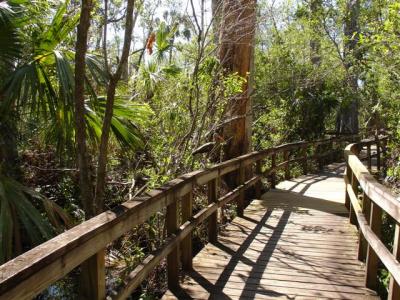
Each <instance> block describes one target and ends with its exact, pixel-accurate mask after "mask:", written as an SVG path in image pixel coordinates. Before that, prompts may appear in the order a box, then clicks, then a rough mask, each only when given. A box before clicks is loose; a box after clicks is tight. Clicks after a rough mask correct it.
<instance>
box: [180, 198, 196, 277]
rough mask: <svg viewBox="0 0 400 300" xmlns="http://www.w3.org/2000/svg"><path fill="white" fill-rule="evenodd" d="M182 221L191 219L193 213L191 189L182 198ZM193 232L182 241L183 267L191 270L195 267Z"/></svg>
mask: <svg viewBox="0 0 400 300" xmlns="http://www.w3.org/2000/svg"><path fill="white" fill-rule="evenodd" d="M181 211H182V223H185V222H186V221H188V220H190V218H191V217H192V215H193V192H192V191H190V192H189V193H187V194H186V195H185V196H183V197H182V199H181ZM192 249H193V246H192V233H191V232H190V233H189V234H188V236H187V237H186V238H184V239H183V240H182V242H181V253H182V254H181V260H182V269H183V270H185V271H190V270H192V268H193V264H192V261H193V253H192V252H193V250H192Z"/></svg>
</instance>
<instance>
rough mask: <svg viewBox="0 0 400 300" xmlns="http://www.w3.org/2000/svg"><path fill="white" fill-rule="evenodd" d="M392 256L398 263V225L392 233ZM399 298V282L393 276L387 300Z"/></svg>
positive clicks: (399, 257)
mask: <svg viewBox="0 0 400 300" xmlns="http://www.w3.org/2000/svg"><path fill="white" fill-rule="evenodd" d="M393 255H394V257H395V258H396V259H397V261H400V225H399V224H396V229H395V232H394V243H393ZM399 297H400V282H396V280H394V278H393V276H391V278H390V282H389V295H388V300H395V299H399Z"/></svg>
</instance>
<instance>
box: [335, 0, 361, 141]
mask: <svg viewBox="0 0 400 300" xmlns="http://www.w3.org/2000/svg"><path fill="white" fill-rule="evenodd" d="M359 14H360V1H359V0H348V2H347V11H346V16H345V20H344V36H345V40H344V60H345V68H346V73H347V79H346V85H347V86H348V87H349V89H350V91H351V98H352V99H351V100H350V102H349V103H346V104H345V106H343V107H341V108H340V110H339V113H338V116H337V118H336V132H338V133H351V134H357V133H358V131H359V124H358V93H357V92H358V74H357V71H355V70H354V65H355V64H356V63H357V61H359V60H360V59H361V54H360V52H359V51H357V44H358V40H359V35H360V29H359V25H358V18H359Z"/></svg>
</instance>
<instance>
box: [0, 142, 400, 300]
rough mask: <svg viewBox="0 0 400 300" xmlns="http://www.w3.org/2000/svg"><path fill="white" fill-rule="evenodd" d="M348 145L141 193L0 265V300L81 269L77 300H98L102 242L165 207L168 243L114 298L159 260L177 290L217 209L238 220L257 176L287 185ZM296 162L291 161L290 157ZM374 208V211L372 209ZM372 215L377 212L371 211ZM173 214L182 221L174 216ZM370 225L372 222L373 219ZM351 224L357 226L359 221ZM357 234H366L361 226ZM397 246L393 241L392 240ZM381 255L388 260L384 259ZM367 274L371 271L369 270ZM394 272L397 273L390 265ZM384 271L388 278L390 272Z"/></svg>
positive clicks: (304, 147)
mask: <svg viewBox="0 0 400 300" xmlns="http://www.w3.org/2000/svg"><path fill="white" fill-rule="evenodd" d="M354 138H356V136H346V137H333V138H329V139H323V140H318V141H312V142H297V143H291V144H285V145H281V146H278V147H273V148H270V149H266V150H262V151H258V152H252V153H249V154H246V155H243V156H241V157H238V158H235V159H232V160H229V161H225V162H223V163H220V164H218V165H216V166H213V167H211V168H209V169H206V170H200V171H194V172H192V173H189V174H185V175H183V176H181V177H179V178H177V179H174V180H172V181H170V182H169V183H167V184H166V185H164V186H163V187H160V188H158V189H155V190H152V191H150V192H148V193H147V196H145V197H137V198H135V199H133V200H132V201H128V202H125V203H123V204H121V205H120V206H118V207H116V208H115V209H113V210H109V211H106V212H104V213H102V214H100V215H98V216H96V217H94V218H92V219H90V220H87V221H85V222H83V223H81V224H80V225H77V226H76V227H74V228H72V229H70V230H68V231H66V232H64V233H62V234H60V235H58V236H57V237H55V238H53V239H51V240H49V241H47V242H45V243H43V244H41V245H39V246H38V247H36V248H34V249H32V250H30V251H28V252H26V253H24V254H22V255H20V256H18V257H16V258H15V259H13V260H11V261H9V262H7V263H5V264H3V265H2V266H0V298H1V299H31V298H33V297H35V296H36V295H38V294H39V293H40V292H41V291H43V290H44V289H46V288H47V287H48V286H49V285H51V284H52V283H54V282H56V281H57V280H59V279H60V278H62V277H64V276H65V275H67V274H68V273H69V272H70V271H71V270H73V269H74V268H76V267H78V266H81V270H82V276H83V278H86V280H85V285H84V286H83V288H82V290H81V291H80V292H81V296H82V297H83V296H86V298H88V299H104V297H105V286H106V285H105V266H104V256H105V251H104V249H105V248H106V247H107V245H108V244H109V243H111V242H112V241H114V240H116V239H117V238H119V237H120V236H121V235H123V234H125V233H127V232H128V231H130V230H132V228H134V227H135V226H137V225H140V224H142V223H143V222H145V221H146V220H148V219H149V218H150V217H151V216H152V215H154V214H155V213H158V212H160V211H162V210H163V209H165V208H166V218H165V222H166V230H167V233H168V236H167V239H166V240H165V242H164V244H163V246H162V247H161V248H160V249H159V250H157V251H156V252H154V253H151V254H149V255H148V256H147V257H146V258H145V259H144V260H143V262H142V263H141V264H140V265H139V266H137V267H136V268H135V269H134V270H133V271H132V272H130V274H129V275H128V276H127V277H126V278H125V279H124V280H125V282H124V284H123V285H122V287H121V288H120V290H118V291H117V295H115V296H113V298H115V299H124V298H126V297H128V296H129V295H130V294H131V293H132V292H133V291H134V290H135V289H136V288H137V287H138V286H139V285H140V283H141V282H142V281H143V280H144V279H145V278H146V277H147V276H148V275H149V273H150V272H151V271H152V270H153V269H154V268H155V267H156V266H157V265H158V264H159V263H160V262H161V261H162V260H163V259H165V258H166V259H167V272H168V285H169V288H171V289H173V288H176V287H177V285H178V274H179V271H180V268H182V269H185V270H190V269H191V268H192V237H191V235H192V231H193V230H194V229H195V228H196V227H197V226H199V225H200V224H201V223H203V222H204V221H206V220H207V221H208V236H209V241H210V242H212V243H213V242H216V241H217V238H218V236H217V235H218V227H217V225H218V224H217V221H218V220H217V219H218V209H219V208H221V207H222V206H224V205H226V204H227V203H229V202H233V201H235V202H236V205H237V208H238V214H239V215H241V214H242V213H243V208H244V203H245V202H244V197H245V191H246V190H247V189H249V188H250V187H253V186H255V192H256V195H257V197H259V196H260V195H261V181H260V180H261V176H262V175H267V176H269V178H270V185H271V187H275V184H276V182H277V178H278V177H277V172H278V171H279V169H282V168H283V172H284V177H285V178H289V177H290V176H291V175H292V174H291V173H290V170H291V166H292V164H294V163H299V166H301V167H302V169H303V172H305V173H307V172H308V170H309V169H310V168H311V163H312V162H313V161H320V160H321V159H322V158H329V157H332V154H333V153H335V152H336V151H338V149H340V147H342V146H341V145H342V144H343V143H344V142H346V141H347V142H349V141H350V140H349V139H351V140H352V139H354ZM333 143H334V144H335V145H336V146H337V147H338V149H332V148H330V149H329V150H328V151H327V152H325V153H319V151H317V150H316V149H317V147H318V146H320V145H330V146H331V147H332V146H333ZM309 153H310V154H309ZM278 154H283V155H282V156H283V157H284V161H282V162H280V163H277V158H278ZM296 155H297V157H293V156H296ZM355 159H356V158H353V157H352V154H350V155H349V156H348V165H349V166H351V168H353V167H354V165H355V164H356V162H355ZM268 160H271V164H270V167H269V168H268V169H267V170H266V171H262V169H263V166H264V163H265V162H266V161H268ZM357 161H358V160H357ZM249 167H251V168H249ZM253 167H255V172H254V174H253V175H251V174H250V175H249V174H247V173H248V172H247V171H245V170H247V169H253ZM360 168H361V167H359V166H358V165H356V166H355V167H354V171H353V174H354V176H356V177H357V178H358V180H359V182H360V184H362V185H363V184H364V185H365V184H367V185H368V186H369V183H365V180H364V179H363V178H364V177H362V176H366V175H363V173H360V172H362V170H363V169H360ZM360 170H361V171H360ZM231 172H236V174H238V186H237V187H236V188H235V189H233V190H231V191H229V192H227V193H226V194H225V195H222V196H219V195H218V193H219V182H220V180H221V178H223V176H225V175H227V174H228V173H231ZM246 176H248V177H250V178H247V177H246ZM202 185H207V194H208V205H207V206H206V207H204V208H203V209H201V210H200V211H199V212H198V213H196V214H195V215H193V211H192V206H193V197H194V195H193V188H194V187H195V186H202ZM349 190H353V187H350V188H349ZM380 191H381V190H378V189H375V192H371V190H370V189H368V190H367V191H366V194H367V195H368V197H370V198H371V199H372V200H373V201H374V199H377V195H379V193H380ZM354 197H355V196H354V192H353V194H351V195H350V197H349V200H348V201H350V200H351V202H353V201H354V199H353V198H354ZM378 205H380V204H379V203H378ZM393 205H395V204H393V203H392V202H390V203H389V202H387V205H386V206H383V207H382V209H384V210H385V211H388V212H389V213H391V215H392V216H394V217H395V218H397V220H398V218H399V217H400V216H399V215H400V212H398V213H394V210H395V209H397V206H396V207H394V206H393ZM353 206H354V205H353ZM373 210H374V211H376V210H375V207H374V208H373ZM354 211H355V213H356V214H357V218H358V216H359V215H360V214H361V215H362V213H361V212H360V211H358V210H357V209H354ZM179 214H181V217H180V216H179ZM180 219H181V220H182V221H181V222H180V221H179V220H180ZM372 221H373V222H375V219H373V220H372ZM358 223H359V224H362V222H361V221H360V220H358ZM364 227H365V228H370V227H368V225H365V226H364ZM364 227H363V228H364ZM372 230H373V229H371V230H370V231H366V232H365V233H364V231H363V233H364V235H363V236H364V237H365V239H366V240H367V241H368V243H369V245H370V246H369V248H368V250H369V253H370V254H369V256H370V257H372V254H371V251H375V252H374V253H378V256H379V257H381V255H382V254H381V251H382V250H380V248H379V247H380V246H379V245H378V246H379V247H378V246H376V245H377V244H374V243H372V244H371V239H372V238H371V236H372V235H373V231H372ZM374 241H375V240H374ZM396 241H397V242H398V237H397V240H396ZM396 245H398V243H397V244H396ZM377 247H378V248H377ZM396 249H397V252H396V255H397V256H398V255H399V252H400V251H399V250H398V246H397V248H396ZM367 255H368V254H367ZM386 256H388V254H387V253H386ZM389 260H390V261H389ZM370 261H371V258H370ZM387 261H389V262H390V263H391V264H393V263H394V259H393V260H392V258H387V260H386V262H387ZM387 263H388V262H387ZM372 267H373V264H372V263H371V268H372ZM396 268H398V267H397V266H396ZM390 270H392V271H393V269H390ZM394 274H395V278H396V282H398V279H399V276H400V273H398V272H397V269H396V270H395V273H394ZM396 288H397V286H396V284H394V287H393V290H394V289H396Z"/></svg>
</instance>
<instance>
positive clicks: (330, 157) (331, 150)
mask: <svg viewBox="0 0 400 300" xmlns="http://www.w3.org/2000/svg"><path fill="white" fill-rule="evenodd" d="M334 156H335V150H334V149H333V138H332V137H331V138H330V139H329V155H328V164H330V163H332V162H333V160H334V159H333V158H334Z"/></svg>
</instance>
